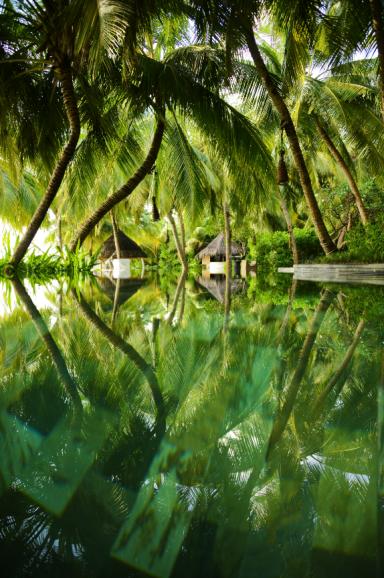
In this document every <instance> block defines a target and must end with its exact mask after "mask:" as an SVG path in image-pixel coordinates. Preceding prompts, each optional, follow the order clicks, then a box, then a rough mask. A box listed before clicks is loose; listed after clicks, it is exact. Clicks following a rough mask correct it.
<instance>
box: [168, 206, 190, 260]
mask: <svg viewBox="0 0 384 578" xmlns="http://www.w3.org/2000/svg"><path fill="white" fill-rule="evenodd" d="M168 220H169V222H170V224H171V229H172V233H173V237H174V239H175V245H176V249H177V254H178V257H179V260H180V263H181V266H182V269H183V271H188V263H187V258H186V256H185V249H184V247H183V243H182V240H181V239H180V237H179V234H178V232H177V227H176V223H175V219H174V217H173V215H172V211H170V212H169V213H168Z"/></svg>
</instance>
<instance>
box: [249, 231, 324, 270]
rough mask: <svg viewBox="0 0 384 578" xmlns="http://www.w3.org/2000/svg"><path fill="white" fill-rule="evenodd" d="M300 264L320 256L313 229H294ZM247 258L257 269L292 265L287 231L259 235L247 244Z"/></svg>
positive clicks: (320, 252)
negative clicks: (253, 261) (254, 262)
mask: <svg viewBox="0 0 384 578" xmlns="http://www.w3.org/2000/svg"><path fill="white" fill-rule="evenodd" d="M294 235H295V238H296V243H297V248H298V252H299V259H300V262H301V263H302V262H305V261H311V260H313V259H316V257H318V256H319V255H321V254H322V250H321V247H320V244H319V241H318V239H317V236H316V233H315V231H314V230H313V229H294ZM248 247H249V256H250V258H251V259H252V260H255V261H256V262H257V266H258V268H265V269H276V268H277V267H289V266H291V265H292V263H293V260H292V252H291V249H290V247H289V236H288V233H287V231H275V232H274V233H260V234H258V235H257V237H256V239H254V240H252V241H251V242H249V243H248Z"/></svg>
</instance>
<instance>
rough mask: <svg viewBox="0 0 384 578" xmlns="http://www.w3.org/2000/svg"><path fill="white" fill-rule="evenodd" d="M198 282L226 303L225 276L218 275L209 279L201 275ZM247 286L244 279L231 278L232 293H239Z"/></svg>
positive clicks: (221, 301)
mask: <svg viewBox="0 0 384 578" xmlns="http://www.w3.org/2000/svg"><path fill="white" fill-rule="evenodd" d="M197 282H198V284H199V285H200V286H201V287H203V288H204V289H206V290H207V291H209V293H210V294H211V295H212V297H214V298H215V299H217V301H220V303H224V299H225V276H223V275H216V276H215V277H213V278H210V279H207V278H205V277H199V278H198V280H197ZM244 288H245V282H244V280H243V279H232V280H231V294H232V295H234V294H235V293H239V292H241V291H243V290H244Z"/></svg>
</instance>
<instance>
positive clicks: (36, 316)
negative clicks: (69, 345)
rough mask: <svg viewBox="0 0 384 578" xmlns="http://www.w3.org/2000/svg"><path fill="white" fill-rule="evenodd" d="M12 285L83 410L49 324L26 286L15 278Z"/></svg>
mask: <svg viewBox="0 0 384 578" xmlns="http://www.w3.org/2000/svg"><path fill="white" fill-rule="evenodd" d="M12 285H13V287H14V289H15V291H16V293H17V295H18V297H19V298H20V300H21V301H22V303H23V305H24V307H25V309H26V310H27V312H28V314H29V315H30V317H31V319H32V321H33V324H34V326H35V328H36V331H37V333H38V334H39V336H40V337H41V339H42V340H43V341H44V343H45V346H46V348H47V350H48V353H49V355H50V358H51V359H52V363H53V365H54V366H55V367H56V370H57V373H58V374H59V377H60V381H61V382H62V384H63V385H64V388H65V390H66V392H67V394H68V395H69V397H70V398H71V399H72V401H73V404H74V407H75V408H76V409H77V410H79V409H82V404H81V399H80V396H79V392H78V390H77V385H76V383H75V381H74V380H73V378H72V377H71V375H70V374H69V371H68V368H67V365H66V363H65V361H64V358H63V356H62V354H61V351H60V349H59V348H58V347H57V344H56V342H55V340H54V339H53V337H52V335H51V333H50V331H49V329H48V326H47V324H46V323H45V321H44V319H43V318H42V316H41V314H40V312H39V310H38V309H37V307H36V306H35V304H34V303H33V301H32V299H31V298H30V296H29V295H28V292H27V290H26V289H25V287H24V285H23V284H22V283H21V281H20V280H19V279H18V278H17V277H14V278H13V279H12Z"/></svg>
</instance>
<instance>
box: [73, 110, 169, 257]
mask: <svg viewBox="0 0 384 578" xmlns="http://www.w3.org/2000/svg"><path fill="white" fill-rule="evenodd" d="M164 129H165V124H164V120H163V119H161V118H160V119H159V120H158V121H157V126H156V130H155V134H154V136H153V140H152V144H151V147H150V149H149V151H148V154H147V156H146V158H145V160H144V162H143V163H142V165H141V166H140V167H139V168H138V169H137V171H136V172H135V173H134V174H133V175H132V177H131V178H130V179H129V180H128V181H127V182H126V183H125V184H124V185H123V186H122V187H120V189H118V190H117V191H115V192H114V193H112V195H110V196H109V197H107V199H106V200H105V201H104V202H103V203H102V204H101V205H100V206H99V207H98V208H97V209H96V211H94V213H92V215H91V216H90V217H89V218H88V219H87V220H86V221H85V222H84V223H83V224H82V225H81V226H80V229H79V231H78V232H77V234H76V236H75V238H74V239H73V240H72V243H71V245H70V250H71V251H75V250H76V247H77V246H81V245H82V244H83V242H84V240H85V239H86V238H87V237H88V235H89V233H91V231H93V229H94V228H95V227H96V225H97V224H98V223H99V222H100V221H101V219H102V218H103V217H105V215H106V214H107V213H109V211H111V210H112V209H113V207H115V206H116V205H117V204H118V203H120V202H121V201H124V199H126V198H127V197H129V195H130V194H131V193H133V191H134V190H135V188H136V187H137V186H138V185H139V184H140V183H141V182H142V181H143V180H144V178H145V177H146V176H147V175H148V173H150V172H151V170H152V167H153V164H154V162H155V160H156V158H157V155H158V154H159V150H160V146H161V142H162V140H163V135H164Z"/></svg>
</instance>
